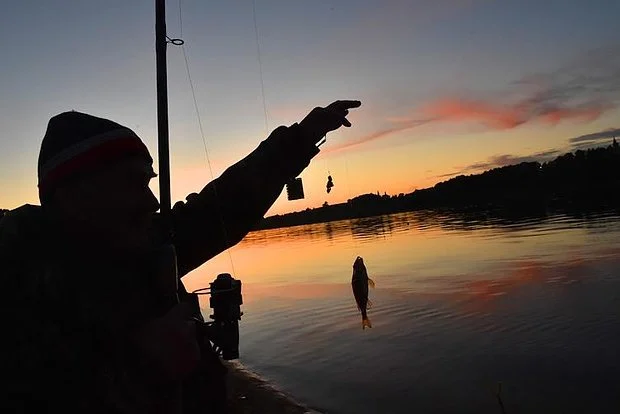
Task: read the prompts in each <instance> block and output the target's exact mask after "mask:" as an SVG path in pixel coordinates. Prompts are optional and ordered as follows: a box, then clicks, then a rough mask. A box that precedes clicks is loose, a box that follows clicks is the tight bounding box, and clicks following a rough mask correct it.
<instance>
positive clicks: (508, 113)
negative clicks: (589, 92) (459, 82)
mask: <svg viewBox="0 0 620 414" xmlns="http://www.w3.org/2000/svg"><path fill="white" fill-rule="evenodd" d="M607 109H609V108H608V107H604V106H602V105H593V106H592V107H581V108H563V107H545V105H541V104H539V103H537V102H535V101H529V102H525V103H517V104H512V105H510V104H503V105H502V104H493V103H488V102H481V101H473V100H463V99H443V100H439V101H436V102H433V103H431V104H428V105H426V106H424V107H423V108H422V110H421V113H422V114H424V115H425V116H427V117H430V118H432V119H433V120H434V121H481V122H483V123H485V124H487V126H489V127H491V128H495V129H512V128H516V127H517V126H519V125H522V124H524V123H527V122H533V121H536V120H541V121H544V122H547V123H551V124H557V123H559V122H560V121H563V120H568V119H579V120H582V121H587V122H589V121H593V120H595V119H596V118H598V117H599V116H601V115H602V114H603V112H604V111H605V110H607Z"/></svg>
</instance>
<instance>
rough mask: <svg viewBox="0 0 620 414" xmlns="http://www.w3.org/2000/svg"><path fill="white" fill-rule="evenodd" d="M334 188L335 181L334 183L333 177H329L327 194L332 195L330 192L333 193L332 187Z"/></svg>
mask: <svg viewBox="0 0 620 414" xmlns="http://www.w3.org/2000/svg"><path fill="white" fill-rule="evenodd" d="M333 186H334V181H332V176H331V175H328V176H327V185H326V186H325V187H326V188H327V194H329V193H330V191H332V187H333Z"/></svg>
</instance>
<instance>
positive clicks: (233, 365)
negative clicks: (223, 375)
mask: <svg viewBox="0 0 620 414" xmlns="http://www.w3.org/2000/svg"><path fill="white" fill-rule="evenodd" d="M226 366H227V368H228V409H229V414H259V413H260V414H264V413H273V414H320V412H319V411H316V410H313V409H310V408H308V407H306V406H304V405H303V404H301V403H299V402H297V401H295V400H294V399H293V398H292V397H291V396H289V395H287V394H285V393H283V392H282V391H280V390H278V389H277V387H276V386H275V385H274V384H271V383H269V382H268V381H266V380H265V379H263V378H261V377H260V376H259V375H258V374H256V373H254V372H252V371H250V370H249V369H247V368H246V367H244V366H243V365H241V364H240V363H238V362H226Z"/></svg>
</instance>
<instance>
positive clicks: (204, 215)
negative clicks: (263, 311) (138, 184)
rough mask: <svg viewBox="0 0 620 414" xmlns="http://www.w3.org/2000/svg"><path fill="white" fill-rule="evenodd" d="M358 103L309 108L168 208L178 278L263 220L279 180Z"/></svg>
mask: <svg viewBox="0 0 620 414" xmlns="http://www.w3.org/2000/svg"><path fill="white" fill-rule="evenodd" d="M359 106H360V102H359V101H336V102H334V103H332V104H331V105H329V106H327V107H326V108H321V107H317V108H315V109H313V110H312V111H311V112H310V113H309V114H308V116H306V118H304V120H303V121H302V122H300V123H299V124H293V125H292V126H290V127H284V126H281V127H279V128H277V129H276V130H274V131H273V132H272V133H271V135H270V136H269V137H268V138H267V139H266V140H264V141H263V142H261V144H260V145H259V146H258V148H256V149H255V150H254V151H252V152H251V153H250V154H249V155H248V156H246V157H245V158H243V159H242V160H241V161H239V162H237V163H236V164H234V165H232V166H231V167H229V168H228V169H227V170H226V171H224V173H223V174H222V175H221V176H220V177H218V178H217V179H215V180H213V181H212V182H211V183H209V184H208V185H207V186H206V187H204V188H203V190H202V191H200V193H198V194H191V195H190V196H188V197H187V201H186V202H185V203H182V202H179V203H177V204H175V206H174V208H173V209H172V216H173V226H174V232H175V245H176V249H177V261H178V268H179V276H184V275H185V274H187V273H189V272H190V271H192V270H194V269H196V268H197V267H199V266H200V265H202V264H203V263H205V262H206V261H207V260H209V259H211V258H212V257H214V256H216V255H217V254H219V253H221V252H222V251H224V250H226V249H227V248H229V247H232V246H234V245H235V244H237V243H238V242H239V241H241V239H243V237H245V235H246V234H247V233H248V232H249V231H250V230H251V229H252V228H253V227H254V226H255V225H256V224H257V223H258V222H259V221H260V220H261V219H262V218H263V216H264V215H265V213H266V212H267V211H268V210H269V208H270V207H271V206H272V205H273V203H274V202H275V201H276V199H277V198H278V196H279V195H280V193H281V192H282V189H283V187H284V184H285V183H286V182H287V181H289V180H290V179H292V178H295V177H296V176H298V175H299V174H300V173H301V172H302V171H303V170H304V169H305V168H306V167H307V166H308V164H309V163H310V160H311V159H312V158H313V157H314V156H315V155H316V154H318V152H319V149H318V148H317V146H316V143H317V142H319V141H320V140H321V138H323V137H324V136H325V134H327V133H328V132H330V131H333V130H335V129H338V128H339V127H341V126H343V125H344V126H347V127H349V126H351V124H350V122H349V121H348V120H347V119H346V116H347V115H348V113H349V109H351V108H356V107H359Z"/></svg>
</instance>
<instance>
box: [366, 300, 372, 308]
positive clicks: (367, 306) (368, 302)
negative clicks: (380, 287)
mask: <svg viewBox="0 0 620 414" xmlns="http://www.w3.org/2000/svg"><path fill="white" fill-rule="evenodd" d="M371 308H372V302H371V301H370V299H368V301H367V302H366V309H371Z"/></svg>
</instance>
